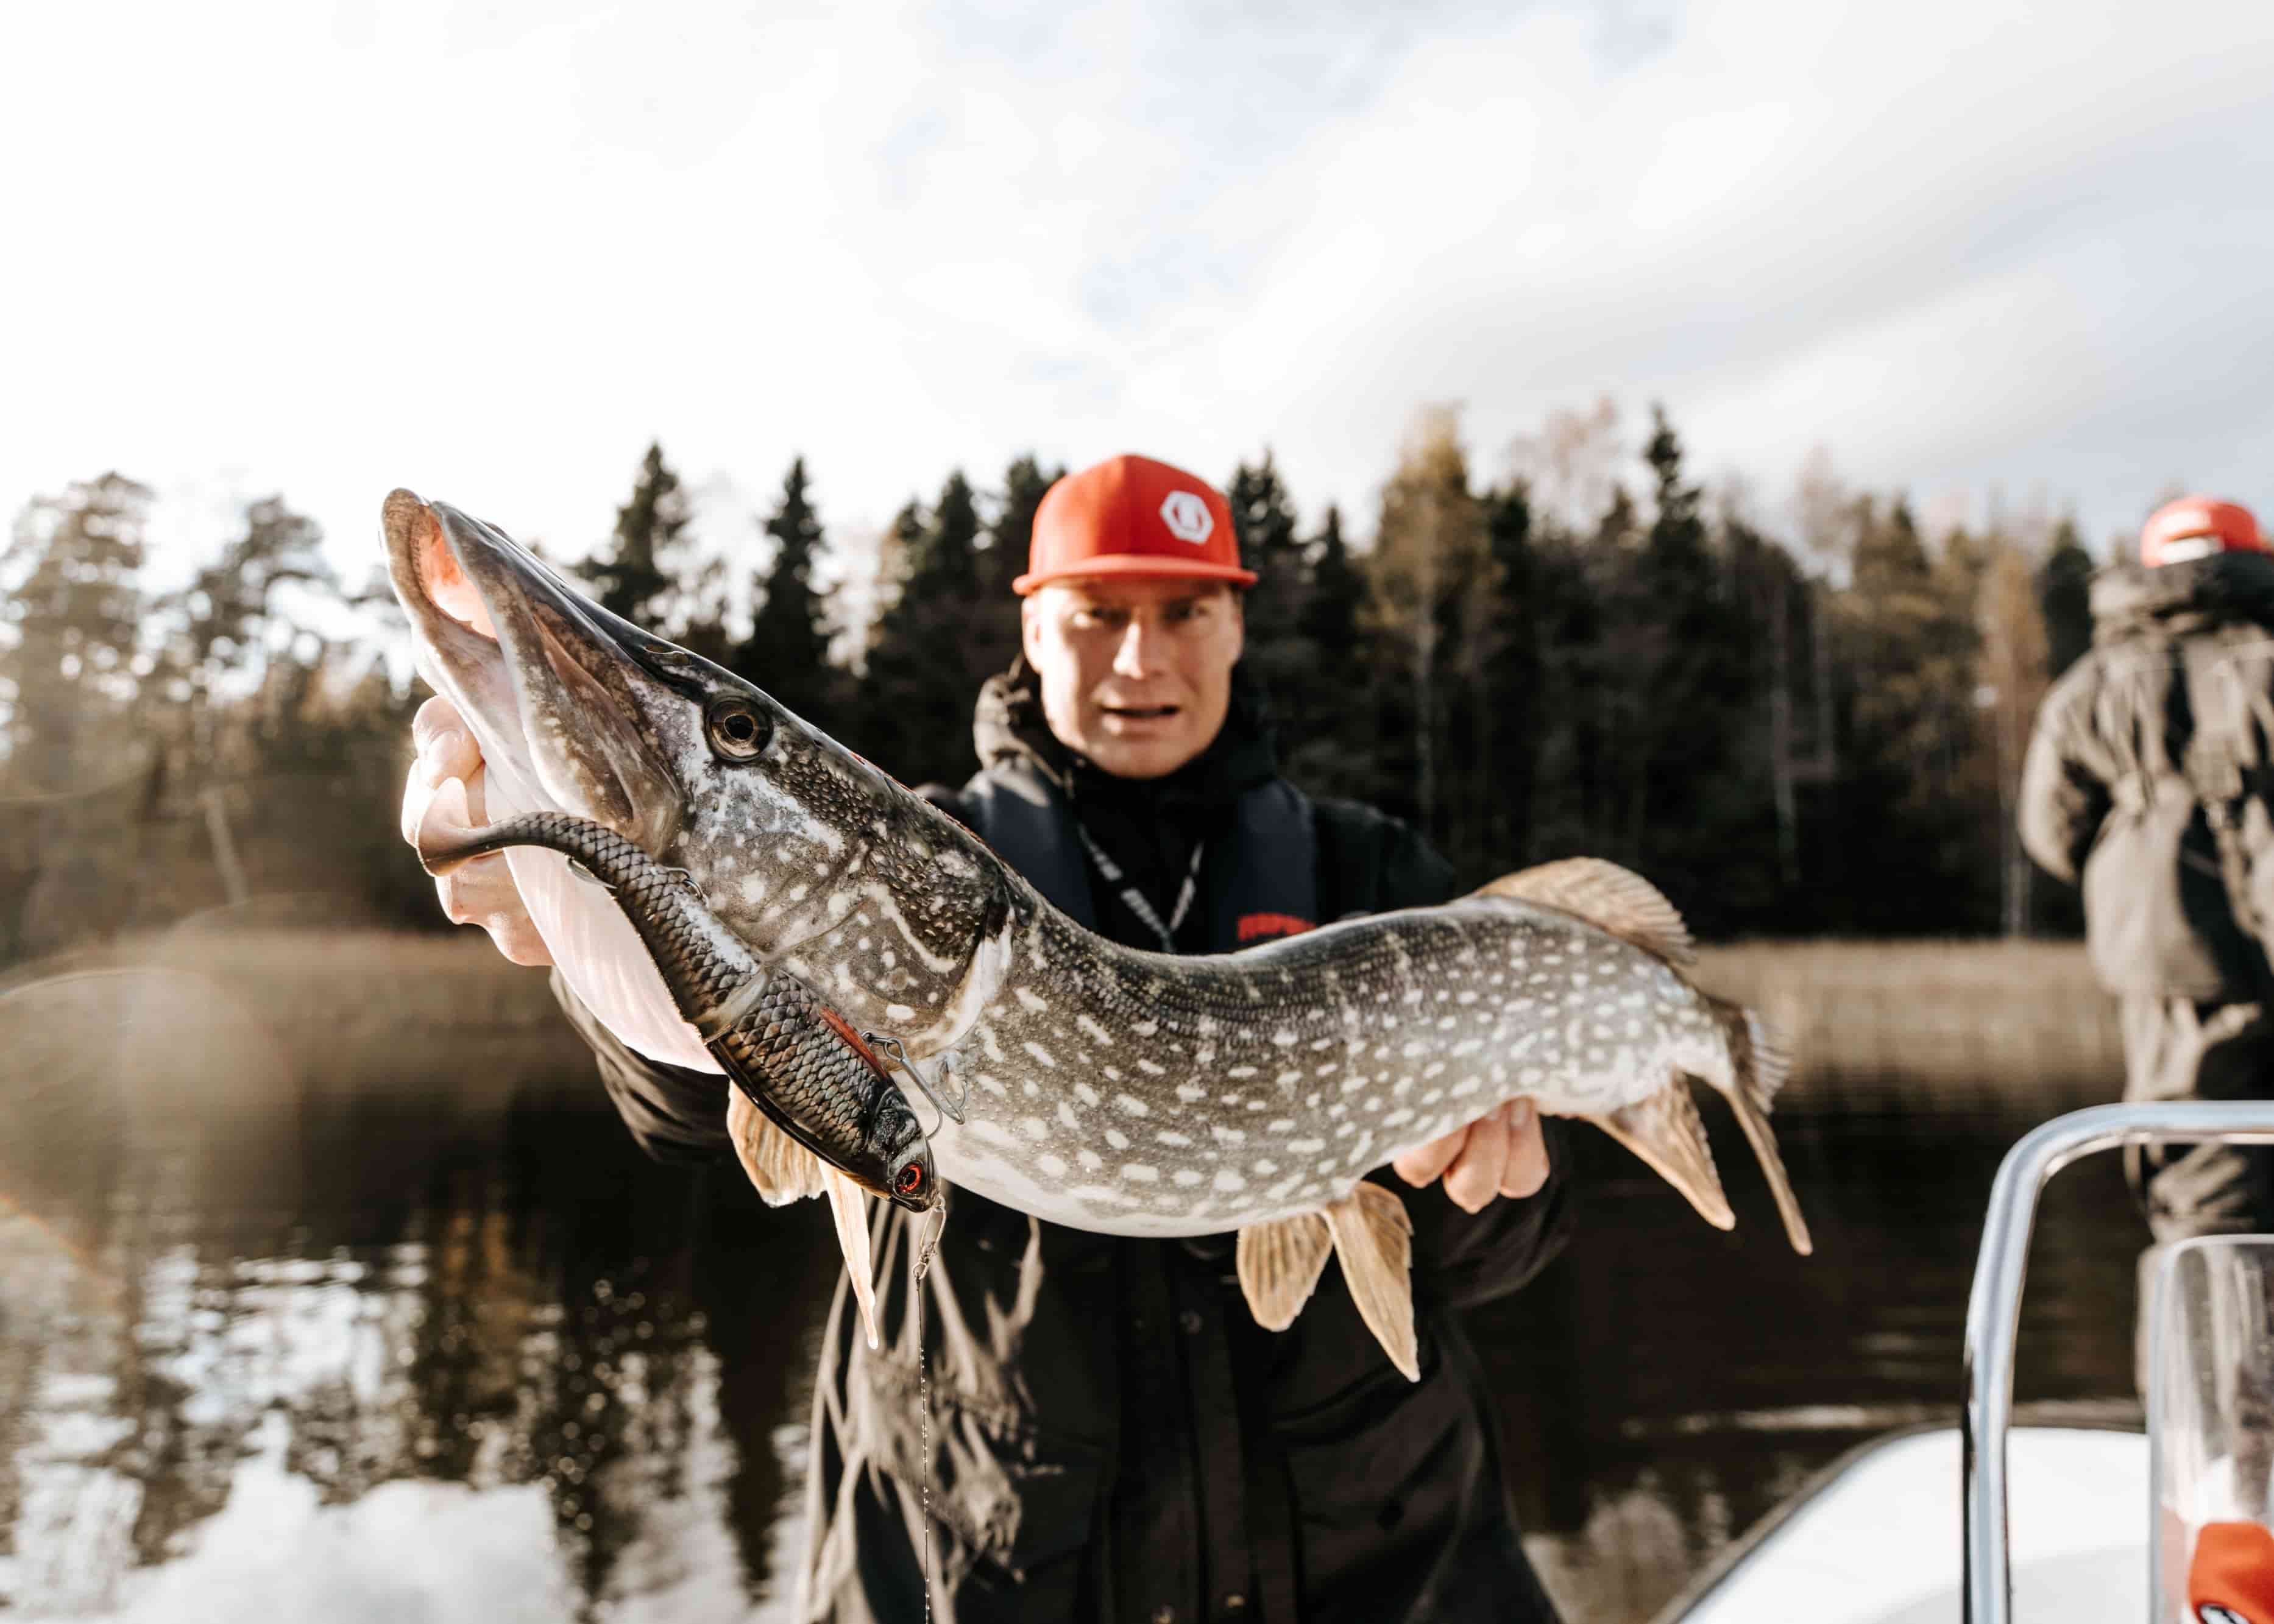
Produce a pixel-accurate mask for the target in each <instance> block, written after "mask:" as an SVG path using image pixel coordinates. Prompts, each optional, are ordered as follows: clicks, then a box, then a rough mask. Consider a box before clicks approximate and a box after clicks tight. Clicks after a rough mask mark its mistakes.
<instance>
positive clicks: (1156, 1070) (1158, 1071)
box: [1137, 1060, 1169, 1077]
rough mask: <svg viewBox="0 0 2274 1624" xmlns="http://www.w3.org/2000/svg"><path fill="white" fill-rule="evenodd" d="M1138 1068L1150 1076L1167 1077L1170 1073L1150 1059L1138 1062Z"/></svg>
mask: <svg viewBox="0 0 2274 1624" xmlns="http://www.w3.org/2000/svg"><path fill="white" fill-rule="evenodd" d="M1137 1069H1138V1070H1139V1071H1142V1072H1143V1073H1145V1075H1146V1076H1148V1077H1166V1076H1167V1075H1168V1074H1169V1073H1168V1071H1166V1070H1165V1069H1164V1068H1163V1067H1161V1066H1156V1065H1155V1064H1153V1063H1152V1062H1151V1061H1149V1060H1140V1061H1139V1062H1138V1063H1137Z"/></svg>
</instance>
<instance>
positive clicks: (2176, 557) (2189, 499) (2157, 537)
mask: <svg viewBox="0 0 2274 1624" xmlns="http://www.w3.org/2000/svg"><path fill="white" fill-rule="evenodd" d="M2212 553H2274V546H2269V545H2267V541H2266V537H2265V535H2264V533H2263V532H2262V531H2261V530H2259V528H2258V520H2257V519H2256V517H2255V515H2253V514H2252V513H2251V511H2250V509H2249V508H2245V507H2244V506H2242V504H2241V503H2240V502H2222V501H2220V500H2218V499H2216V498H2214V497H2209V496H2182V497H2181V498H2180V500H2177V501H2175V502H2165V504H2164V505H2163V506H2162V507H2161V508H2157V509H2156V511H2155V512H2153V513H2151V514H2150V515H2148V523H2146V524H2145V525H2143V526H2142V528H2141V530H2140V561H2141V562H2142V564H2145V565H2146V566H2147V567H2148V568H2150V569H2153V568H2156V567H2157V565H2159V564H2183V563H2185V562H2186V561H2187V560H2189V559H2199V558H2209V557H2210V555H2211V554H2212Z"/></svg>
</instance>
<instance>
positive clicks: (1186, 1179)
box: [1169, 1168, 1201, 1190]
mask: <svg viewBox="0 0 2274 1624" xmlns="http://www.w3.org/2000/svg"><path fill="white" fill-rule="evenodd" d="M1169 1177H1171V1178H1172V1179H1174V1180H1175V1181H1176V1182H1177V1183H1178V1184H1181V1185H1183V1186H1184V1187H1185V1188H1186V1189H1187V1190H1189V1189H1191V1188H1192V1187H1193V1185H1194V1184H1198V1183H1200V1182H1201V1176H1200V1175H1199V1174H1198V1173H1195V1172H1193V1170H1192V1169H1190V1168H1178V1169H1177V1170H1176V1171H1175V1172H1173V1173H1171V1174H1170V1175H1169Z"/></svg>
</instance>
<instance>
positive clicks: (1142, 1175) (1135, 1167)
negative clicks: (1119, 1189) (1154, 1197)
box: [1121, 1162, 1161, 1184]
mask: <svg viewBox="0 0 2274 1624" xmlns="http://www.w3.org/2000/svg"><path fill="white" fill-rule="evenodd" d="M1121 1177H1124V1178H1126V1179H1127V1180H1129V1182H1130V1183H1132V1184H1155V1183H1157V1182H1158V1181H1159V1179H1160V1177H1161V1169H1158V1168H1156V1167H1147V1166H1146V1165H1145V1164H1144V1163H1143V1162H1131V1163H1130V1164H1129V1165H1128V1166H1127V1167H1125V1168H1123V1169H1121Z"/></svg>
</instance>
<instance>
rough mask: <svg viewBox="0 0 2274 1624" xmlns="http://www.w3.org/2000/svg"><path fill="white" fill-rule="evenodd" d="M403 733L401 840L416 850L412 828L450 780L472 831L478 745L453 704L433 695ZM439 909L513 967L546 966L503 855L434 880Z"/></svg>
mask: <svg viewBox="0 0 2274 1624" xmlns="http://www.w3.org/2000/svg"><path fill="white" fill-rule="evenodd" d="M410 736H411V739H412V740H413V741H414V742H415V743H416V744H417V746H418V757H417V759H416V760H414V761H413V762H412V763H410V778H409V780H408V781H407V782H405V783H404V785H403V838H404V839H405V840H408V841H409V842H410V844H411V846H413V847H414V848H415V847H416V846H418V829H419V825H420V824H421V823H425V821H426V818H427V813H428V810H429V808H430V807H431V806H432V805H433V800H434V792H435V791H436V790H437V789H439V788H440V787H441V786H442V785H444V784H446V783H448V781H449V780H450V779H452V778H456V779H459V780H460V781H462V782H463V784H464V785H465V786H466V811H467V815H468V816H470V817H471V818H472V819H473V822H474V824H475V826H477V827H478V826H479V825H480V824H481V823H483V822H484V821H485V819H486V816H487V811H486V807H487V800H486V794H485V787H486V776H487V775H486V769H485V768H484V766H483V763H482V748H481V746H480V745H479V744H478V743H477V742H475V740H474V735H473V730H472V729H471V728H469V727H468V726H466V724H465V720H464V718H462V717H461V716H459V714H458V711H457V707H456V706H455V705H453V704H452V703H450V702H449V701H448V700H447V699H445V698H443V697H442V695H440V694H437V695H434V697H433V698H432V699H430V700H428V701H427V702H426V703H425V704H423V705H421V706H419V707H418V715H417V716H415V717H413V718H411V719H410ZM434 890H435V891H436V893H437V894H438V895H439V896H440V898H441V899H442V912H443V913H444V914H448V916H449V917H450V918H451V919H453V920H455V921H456V922H457V923H459V924H461V925H479V926H480V927H481V928H482V929H485V930H486V931H488V932H489V933H490V940H491V942H492V943H493V944H495V945H496V947H497V950H498V951H499V952H501V953H503V954H504V955H505V956H506V957H507V958H508V959H511V960H513V962H514V963H516V964H517V965H549V964H551V963H552V962H553V955H552V954H551V953H550V952H548V951H546V946H545V938H544V937H543V936H539V935H538V934H537V927H536V925H535V924H534V923H533V922H531V920H530V917H529V909H528V907H527V906H525V905H524V904H523V902H522V899H521V891H519V889H518V888H517V887H516V886H515V884H514V883H513V870H512V869H511V868H508V867H507V866H506V861H505V853H502V852H493V853H491V854H490V855H489V856H487V857H478V858H476V859H475V860H474V861H472V862H470V863H462V864H460V865H459V866H458V867H457V868H455V869H453V870H452V871H451V872H450V873H448V874H446V875H444V876H441V877H440V878H439V879H437V880H436V881H435V882H434Z"/></svg>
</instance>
